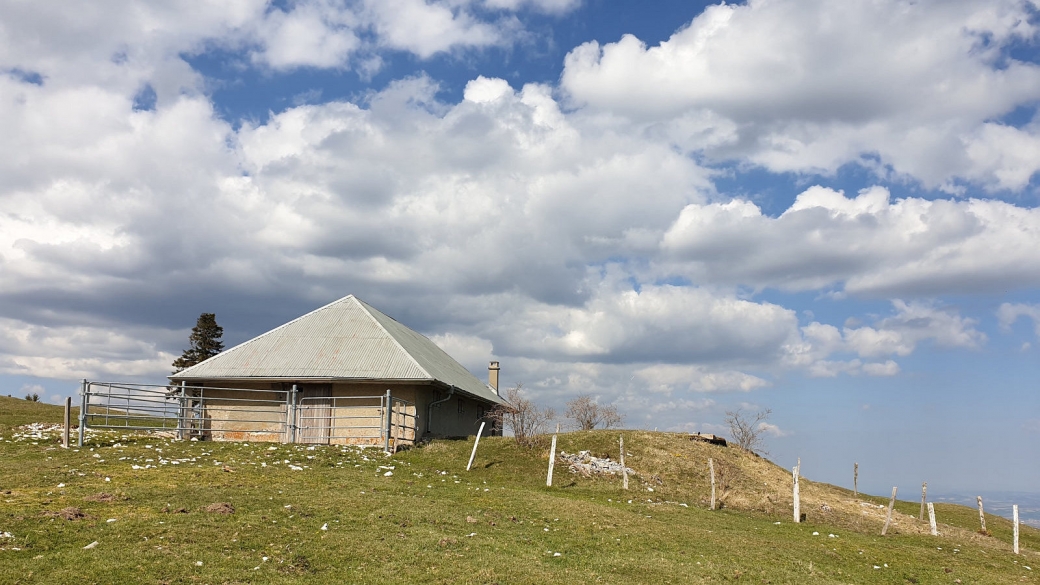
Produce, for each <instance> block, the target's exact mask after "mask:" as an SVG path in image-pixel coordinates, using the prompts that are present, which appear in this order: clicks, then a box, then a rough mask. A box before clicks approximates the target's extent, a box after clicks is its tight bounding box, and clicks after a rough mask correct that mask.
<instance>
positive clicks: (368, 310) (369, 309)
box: [349, 295, 436, 380]
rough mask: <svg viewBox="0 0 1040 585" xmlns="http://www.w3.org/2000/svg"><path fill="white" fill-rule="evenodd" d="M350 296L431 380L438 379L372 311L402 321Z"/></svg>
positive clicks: (392, 319)
mask: <svg viewBox="0 0 1040 585" xmlns="http://www.w3.org/2000/svg"><path fill="white" fill-rule="evenodd" d="M349 296H350V298H352V299H354V302H356V303H357V304H358V305H359V306H360V307H361V310H362V311H364V312H365V314H366V315H368V318H369V319H371V320H372V322H373V323H375V324H376V327H379V330H380V331H382V332H383V333H386V336H387V337H389V338H390V340H391V341H393V342H394V345H396V346H397V349H399V350H401V353H403V354H404V355H406V356H408V359H409V360H411V361H412V363H413V364H415V367H417V368H419V371H420V372H422V373H424V374H426V377H427V378H430V379H431V380H435V379H436V377H435V376H434V375H433V374H431V373H430V371H429V370H427V369H426V368H424V367H423V366H422V364H420V363H419V360H417V359H415V356H413V355H412V354H411V352H409V351H408V350H407V349H405V348H404V346H403V345H401V340H399V339H397V337H396V336H395V335H394V334H393V333H390V331H389V330H388V329H387V328H386V327H383V324H382V323H380V322H379V319H376V316H375V315H373V314H372V311H376V312H378V313H379V314H380V315H382V316H384V317H386V318H387V319H390V320H391V321H394V322H395V323H398V324H400V322H399V321H398V320H397V319H394V318H393V317H391V316H390V315H387V314H386V313H384V312H382V311H380V310H379V309H377V308H375V307H373V306H372V305H369V304H368V303H366V302H365V301H363V300H361V299H359V298H357V297H355V296H354V295H349ZM401 326H402V327H405V326H404V325H401ZM420 335H422V334H421V333H420Z"/></svg>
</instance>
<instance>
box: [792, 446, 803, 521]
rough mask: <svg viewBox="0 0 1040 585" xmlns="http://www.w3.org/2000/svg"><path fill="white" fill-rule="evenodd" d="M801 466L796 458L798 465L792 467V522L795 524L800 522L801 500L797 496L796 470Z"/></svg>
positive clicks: (800, 461)
mask: <svg viewBox="0 0 1040 585" xmlns="http://www.w3.org/2000/svg"><path fill="white" fill-rule="evenodd" d="M801 466H802V460H801V459H799V460H798V465H796V466H795V467H794V470H793V471H794V486H793V495H794V522H795V524H798V523H800V522H801V521H802V506H801V502H800V501H799V497H798V472H799V469H798V468H799V467H801Z"/></svg>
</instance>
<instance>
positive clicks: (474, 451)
mask: <svg viewBox="0 0 1040 585" xmlns="http://www.w3.org/2000/svg"><path fill="white" fill-rule="evenodd" d="M483 432H484V421H480V428H479V429H477V440H476V441H473V452H472V453H470V454H469V463H467V464H466V471H469V470H470V468H472V467H473V458H474V457H476V456H477V445H479V444H480V434H481V433H483Z"/></svg>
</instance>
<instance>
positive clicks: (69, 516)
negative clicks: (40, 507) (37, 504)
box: [43, 507, 87, 521]
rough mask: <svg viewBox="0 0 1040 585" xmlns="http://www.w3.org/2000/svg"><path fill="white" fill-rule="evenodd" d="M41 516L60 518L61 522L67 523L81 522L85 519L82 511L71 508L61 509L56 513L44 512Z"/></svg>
mask: <svg viewBox="0 0 1040 585" xmlns="http://www.w3.org/2000/svg"><path fill="white" fill-rule="evenodd" d="M43 515H44V516H50V517H52V518H61V519H63V520H69V521H75V520H82V519H84V518H86V517H87V515H86V514H84V513H83V510H80V509H79V508H73V507H68V508H62V509H61V510H58V511H57V512H44V513H43Z"/></svg>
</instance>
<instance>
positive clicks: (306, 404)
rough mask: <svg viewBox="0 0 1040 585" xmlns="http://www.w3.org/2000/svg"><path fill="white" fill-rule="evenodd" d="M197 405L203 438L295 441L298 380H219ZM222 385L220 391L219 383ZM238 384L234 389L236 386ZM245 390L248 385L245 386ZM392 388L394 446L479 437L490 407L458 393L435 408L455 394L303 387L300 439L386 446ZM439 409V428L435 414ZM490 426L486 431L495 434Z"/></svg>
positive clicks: (427, 388) (409, 388) (394, 387)
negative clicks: (293, 397) (292, 402)
mask: <svg viewBox="0 0 1040 585" xmlns="http://www.w3.org/2000/svg"><path fill="white" fill-rule="evenodd" d="M207 386H210V387H208V388H206V390H205V391H204V392H203V395H204V400H202V401H201V403H200V404H198V405H197V406H196V407H195V408H192V409H190V410H191V415H190V418H191V419H192V421H191V422H192V423H193V425H194V426H195V427H196V428H197V430H196V431H194V433H193V434H194V435H195V436H199V437H201V438H203V439H208V440H214V441H261V442H287V441H288V440H289V432H288V430H287V428H286V424H285V420H286V417H287V415H288V404H287V401H286V397H287V394H286V392H285V391H287V390H289V389H291V388H292V384H291V383H270V382H266V383H239V382H234V383H232V382H218V383H212V384H208V385H207ZM212 386H220V387H221V388H220V389H216V388H212ZM229 387H230V389H229ZM239 389H241V390H239ZM387 389H389V390H390V395H391V398H392V399H393V402H394V408H393V411H392V413H391V444H392V445H395V446H400V445H409V444H414V443H415V442H416V441H417V440H418V439H422V438H426V437H464V436H470V435H474V434H476V432H477V429H478V428H479V426H480V422H481V420H482V417H484V416H485V415H486V414H487V412H488V410H489V409H490V405H488V404H486V403H482V402H481V401H477V400H474V399H472V398H469V397H466V396H463V395H461V394H459V393H456V394H454V395H452V396H451V398H450V399H449V400H448V401H447V402H443V403H441V404H438V405H435V406H434V407H433V408H432V412H431V409H429V408H428V407H429V405H430V403H431V402H433V401H435V400H439V399H442V398H444V397H445V396H447V394H448V392H447V391H446V390H443V389H438V388H435V387H434V386H431V385H428V384H386V383H383V384H380V383H362V384H357V383H333V384H306V383H299V384H297V390H298V392H297V406H296V418H295V423H296V427H297V429H296V437H295V438H296V442H300V443H320V444H349V445H373V446H382V445H383V444H384V440H385V439H384V438H383V432H382V431H383V429H384V428H385V425H386V413H385V411H384V410H383V408H382V398H384V397H385V396H386V391H387ZM428 413H430V414H432V428H429V429H428V428H427V415H428ZM490 431H491V429H490V426H488V427H487V428H486V429H485V434H490Z"/></svg>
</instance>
